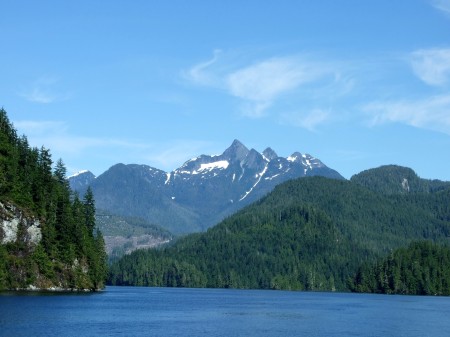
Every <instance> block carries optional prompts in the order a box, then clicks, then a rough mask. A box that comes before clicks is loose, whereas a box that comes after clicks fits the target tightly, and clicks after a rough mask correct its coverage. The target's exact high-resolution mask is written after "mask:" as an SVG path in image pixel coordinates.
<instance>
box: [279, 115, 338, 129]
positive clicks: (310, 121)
mask: <svg viewBox="0 0 450 337" xmlns="http://www.w3.org/2000/svg"><path fill="white" fill-rule="evenodd" d="M329 119H330V112H329V111H328V110H323V109H313V110H312V111H309V112H306V113H304V112H294V113H284V114H283V115H282V116H281V120H282V122H283V123H286V124H289V125H292V126H297V127H301V128H304V129H307V130H309V131H313V132H315V131H317V127H318V126H319V125H321V124H323V123H324V122H326V121H328V120H329Z"/></svg>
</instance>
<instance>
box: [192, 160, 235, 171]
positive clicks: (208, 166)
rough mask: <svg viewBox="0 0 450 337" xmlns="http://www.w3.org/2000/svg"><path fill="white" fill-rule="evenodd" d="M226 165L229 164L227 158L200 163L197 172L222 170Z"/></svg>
mask: <svg viewBox="0 0 450 337" xmlns="http://www.w3.org/2000/svg"><path fill="white" fill-rule="evenodd" d="M228 165H230V163H229V162H228V161H227V160H220V161H216V162H214V163H209V164H201V165H200V168H199V169H198V171H197V172H202V171H212V170H215V169H221V170H224V169H227V167H228Z"/></svg>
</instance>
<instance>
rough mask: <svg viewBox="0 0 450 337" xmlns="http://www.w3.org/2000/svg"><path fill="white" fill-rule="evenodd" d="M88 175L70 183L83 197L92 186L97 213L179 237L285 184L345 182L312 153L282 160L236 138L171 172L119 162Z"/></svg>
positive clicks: (72, 179) (73, 178)
mask: <svg viewBox="0 0 450 337" xmlns="http://www.w3.org/2000/svg"><path fill="white" fill-rule="evenodd" d="M86 174H88V173H82V174H79V175H77V176H75V177H71V178H69V183H70V185H71V187H72V188H73V189H74V190H76V191H78V192H79V193H82V192H83V191H84V189H86V188H87V186H91V187H92V190H93V192H94V195H95V197H96V201H97V205H98V208H99V209H105V210H107V211H110V212H114V213H115V214H118V215H123V216H138V217H141V218H144V219H146V220H148V221H150V222H151V223H155V224H158V225H160V226H162V227H164V228H166V229H168V230H169V231H171V232H173V233H175V234H185V233H190V232H198V231H203V230H205V229H207V228H209V227H211V226H212V225H214V224H216V223H217V222H219V221H220V220H222V219H223V218H224V217H226V216H228V215H230V214H232V213H233V212H235V211H236V210H238V209H240V208H242V207H244V206H246V205H248V204H250V203H251V202H254V201H256V200H258V199H259V198H261V197H262V196H264V195H265V194H267V193H268V192H269V191H271V190H272V189H273V188H274V187H275V186H276V185H278V184H279V183H281V182H284V181H286V180H290V179H294V178H299V177H306V176H314V175H321V176H325V177H329V178H335V179H344V178H343V177H342V176H341V175H340V174H339V173H338V172H337V171H335V170H333V169H330V168H328V167H327V166H326V165H325V164H323V163H322V162H321V161H320V160H319V159H317V158H314V157H313V156H311V155H309V154H301V153H300V152H294V153H293V154H292V155H291V156H289V157H287V158H283V157H279V156H278V155H277V154H276V152H275V151H274V150H272V149H271V148H267V149H265V150H264V151H263V153H260V152H258V151H256V150H255V149H248V148H247V147H246V146H245V145H244V144H242V143H241V142H240V141H239V140H237V139H235V140H234V141H233V142H232V144H231V145H230V146H229V147H228V148H227V149H225V151H224V152H223V153H222V154H220V155H200V156H198V157H195V158H192V159H189V160H187V161H186V162H184V163H183V164H182V165H181V166H180V167H179V168H177V169H175V170H173V171H171V172H165V171H163V170H160V169H157V168H154V167H151V166H148V165H138V164H128V165H125V164H116V165H113V166H112V167H110V168H109V169H108V170H107V171H105V172H104V173H102V174H101V175H100V176H98V177H97V178H92V176H90V178H89V179H85V180H83V176H84V175H86ZM83 183H84V185H83Z"/></svg>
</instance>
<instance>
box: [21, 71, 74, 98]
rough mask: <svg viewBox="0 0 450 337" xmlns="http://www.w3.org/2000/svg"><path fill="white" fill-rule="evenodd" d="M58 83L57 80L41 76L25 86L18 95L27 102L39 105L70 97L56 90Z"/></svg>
mask: <svg viewBox="0 0 450 337" xmlns="http://www.w3.org/2000/svg"><path fill="white" fill-rule="evenodd" d="M58 82H59V80H58V79H57V78H54V77H47V76H43V77H41V78H38V79H37V80H35V81H33V82H32V83H31V84H29V85H27V86H26V88H25V89H23V90H21V92H20V93H19V95H20V96H22V97H23V98H25V99H26V100H27V101H30V102H33V103H39V104H50V103H53V102H55V101H62V100H66V99H68V98H69V97H70V96H71V95H70V94H69V93H67V92H65V93H62V92H61V91H60V89H57V88H56V86H57V84H58Z"/></svg>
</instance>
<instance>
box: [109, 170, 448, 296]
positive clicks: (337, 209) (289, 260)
mask: <svg viewBox="0 0 450 337" xmlns="http://www.w3.org/2000/svg"><path fill="white" fill-rule="evenodd" d="M449 237H450V182H445V181H438V180H426V179H421V178H420V177H418V176H417V174H416V173H415V172H414V171H413V170H411V169H409V168H405V167H400V166H394V165H389V166H382V167H379V168H376V169H370V170H367V171H364V172H361V173H359V174H357V175H355V176H353V177H352V178H351V179H350V180H338V179H327V178H324V177H306V178H301V179H292V180H290V181H287V182H285V183H282V184H280V185H278V186H276V187H275V188H274V190H273V191H272V192H270V193H268V194H267V195H266V196H264V197H263V198H261V199H260V200H259V201H258V202H255V203H253V204H252V205H249V206H248V207H245V208H244V209H241V210H240V211H238V212H236V213H235V214H233V215H232V216H230V217H227V218H226V219H224V220H223V221H222V222H220V223H219V224H217V225H216V226H214V227H213V228H211V229H209V230H208V231H206V232H204V233H197V234H191V235H187V236H184V237H182V238H179V239H178V240H177V241H176V242H174V243H173V244H172V245H169V246H167V247H165V248H162V249H157V250H154V249H152V250H137V251H135V252H133V253H131V254H130V255H125V256H124V257H123V258H122V259H120V260H119V261H117V262H116V263H114V264H113V265H112V266H111V268H110V280H109V282H110V283H111V284H114V285H139V286H172V287H173V286H178V287H213V288H262V289H299V290H321V291H334V290H339V291H349V290H352V289H356V290H358V291H369V290H370V291H378V290H377V289H378V286H377V284H378V283H380V284H381V287H382V290H383V291H385V290H389V289H391V288H390V287H391V286H392V288H393V289H397V290H399V292H400V293H409V294H423V293H428V294H431V293H432V294H448V293H450V286H448V278H443V277H447V276H442V275H450V271H449V268H448V266H446V265H443V262H442V261H448V260H444V258H445V259H447V258H446V256H447V255H445V256H443V255H437V254H436V255H435V253H434V252H435V251H436V252H437V251H438V250H431V249H428V248H427V247H430V244H429V243H430V242H434V243H435V244H438V245H442V246H447V247H448V245H449V244H450V243H449ZM416 241H419V242H422V241H427V242H428V243H427V242H425V243H424V244H423V245H422V244H421V245H420V247H424V249H419V250H415V251H416V253H414V254H416V255H414V254H412V255H411V254H410V255H409V256H411V258H408V260H406V257H407V256H408V254H403V255H402V256H403V261H401V260H399V258H396V261H397V265H395V266H394V267H395V268H394V269H395V272H394V273H391V272H389V270H388V269H380V266H381V264H378V265H377V261H379V259H380V258H381V259H382V261H388V262H389V263H391V261H393V257H394V256H398V255H397V253H395V252H394V251H395V250H396V249H399V248H401V247H406V246H408V245H410V244H411V243H412V242H416ZM444 248H445V247H443V248H442V249H444ZM446 249H448V248H446ZM413 255H414V256H413ZM440 256H443V259H440ZM448 256H450V255H448ZM421 261H424V262H421ZM372 265H373V266H374V267H373V268H372V267H370V268H366V267H364V266H372ZM385 265H386V264H385ZM391 265H392V264H391ZM361 267H363V269H362V270H363V273H362V274H361V275H362V276H357V271H358V270H361V269H360V268H361ZM391 270H392V269H391ZM400 275H406V276H405V278H404V279H402V277H401V276H400ZM375 276H376V277H375ZM373 280H374V281H373ZM416 281H417V284H415V282H416ZM372 283H374V285H375V288H373V289H375V290H373V289H372V288H371V286H372ZM421 284H422V285H423V287H424V288H423V289H421V288H420V287H421V286H420V285H421ZM389 291H390V290H389Z"/></svg>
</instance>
